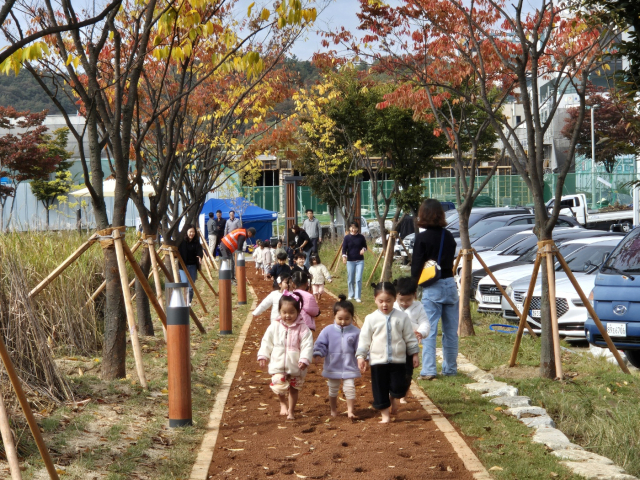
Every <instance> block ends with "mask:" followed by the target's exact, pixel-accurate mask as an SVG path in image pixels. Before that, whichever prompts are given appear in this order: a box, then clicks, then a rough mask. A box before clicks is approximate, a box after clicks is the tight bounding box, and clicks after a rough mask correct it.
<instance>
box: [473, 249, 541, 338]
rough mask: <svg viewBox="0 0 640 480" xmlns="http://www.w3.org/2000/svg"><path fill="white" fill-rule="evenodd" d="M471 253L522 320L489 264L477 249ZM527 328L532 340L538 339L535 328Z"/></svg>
mask: <svg viewBox="0 0 640 480" xmlns="http://www.w3.org/2000/svg"><path fill="white" fill-rule="evenodd" d="M471 251H472V252H473V254H474V255H475V257H476V260H478V262H479V263H480V265H482V268H484V271H485V272H486V274H487V275H489V278H491V280H493V283H495V285H496V287H497V288H498V290H499V291H500V293H501V294H502V296H503V297H504V298H506V299H507V303H508V304H509V305H510V306H511V308H513V311H514V312H515V314H516V315H517V316H518V318H520V317H521V316H522V313H521V312H520V310H518V307H516V304H515V303H513V300H511V297H510V296H509V295H507V292H505V291H504V288H502V285H500V282H498V280H497V279H496V277H495V276H494V275H493V272H492V271H491V270H489V267H487V264H486V263H484V260H482V258H481V257H480V255H479V254H478V252H476V250H475V249H473V248H472V249H471ZM525 326H526V327H527V330H528V331H529V334H530V335H531V337H532V338H537V337H538V336H537V335H536V334H535V332H534V331H533V328H531V325H529V323H528V322H527V323H525Z"/></svg>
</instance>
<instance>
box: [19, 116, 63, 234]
mask: <svg viewBox="0 0 640 480" xmlns="http://www.w3.org/2000/svg"><path fill="white" fill-rule="evenodd" d="M68 136H69V130H68V129H66V128H60V129H58V130H55V131H54V132H53V135H49V134H43V136H42V141H43V142H42V146H43V147H44V148H45V149H46V155H47V156H48V157H53V158H56V159H58V160H59V163H58V166H57V167H56V170H55V172H53V175H54V178H53V179H50V178H42V179H36V180H33V181H32V182H31V183H30V184H29V186H30V187H31V191H32V192H33V196H34V197H36V199H37V200H38V201H40V203H42V205H43V206H44V208H45V216H46V217H45V218H46V223H45V226H46V229H47V230H49V210H50V209H51V207H52V205H53V202H55V201H56V200H57V199H58V198H59V197H61V196H64V195H66V194H67V193H69V191H70V190H71V185H72V182H73V179H72V178H71V172H69V168H70V167H71V163H72V162H70V161H69V159H70V158H71V152H69V151H67V138H68Z"/></svg>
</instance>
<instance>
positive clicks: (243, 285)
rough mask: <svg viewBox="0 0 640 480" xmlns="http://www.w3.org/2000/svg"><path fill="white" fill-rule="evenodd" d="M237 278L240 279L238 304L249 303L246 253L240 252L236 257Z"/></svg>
mask: <svg viewBox="0 0 640 480" xmlns="http://www.w3.org/2000/svg"><path fill="white" fill-rule="evenodd" d="M236 280H237V281H238V287H237V289H236V291H237V294H238V305H246V304H247V269H246V268H245V265H244V253H243V252H238V256H237V258H236Z"/></svg>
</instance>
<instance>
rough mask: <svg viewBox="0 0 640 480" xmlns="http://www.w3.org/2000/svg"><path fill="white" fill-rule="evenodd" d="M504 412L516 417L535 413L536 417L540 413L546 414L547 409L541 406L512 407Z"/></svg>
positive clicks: (540, 414)
mask: <svg viewBox="0 0 640 480" xmlns="http://www.w3.org/2000/svg"><path fill="white" fill-rule="evenodd" d="M504 413H506V414H507V415H513V416H514V417H516V418H520V417H522V416H523V415H535V416H536V417H540V416H542V415H547V411H546V410H545V409H544V408H542V407H532V406H526V407H512V408H510V409H508V410H505V411H504Z"/></svg>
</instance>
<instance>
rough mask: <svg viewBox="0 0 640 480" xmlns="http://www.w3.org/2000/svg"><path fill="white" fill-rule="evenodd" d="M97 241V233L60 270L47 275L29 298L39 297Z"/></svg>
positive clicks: (63, 263)
mask: <svg viewBox="0 0 640 480" xmlns="http://www.w3.org/2000/svg"><path fill="white" fill-rule="evenodd" d="M97 239H98V234H97V233H94V234H93V235H91V237H89V240H87V241H86V242H84V243H83V244H82V245H80V247H78V249H77V250H76V251H75V252H73V253H72V254H71V255H69V256H68V257H67V259H66V260H65V261H64V262H62V263H61V264H60V265H59V266H58V268H56V269H55V270H54V271H53V272H51V273H50V274H49V275H47V277H46V278H45V279H44V280H42V281H41V282H40V283H39V284H38V285H36V287H35V288H34V289H33V290H31V291H30V292H29V298H33V297H35V296H36V295H38V294H39V293H40V292H41V291H42V290H44V289H45V287H46V286H47V285H49V284H50V283H51V282H53V281H54V280H55V279H56V278H58V276H60V274H61V273H62V272H64V271H65V270H66V269H67V267H68V266H69V265H71V264H72V263H73V262H75V261H76V259H77V258H78V257H79V256H80V255H82V254H83V253H84V252H86V251H87V250H89V248H91V245H93V244H94V243H95V242H96V241H97Z"/></svg>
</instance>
